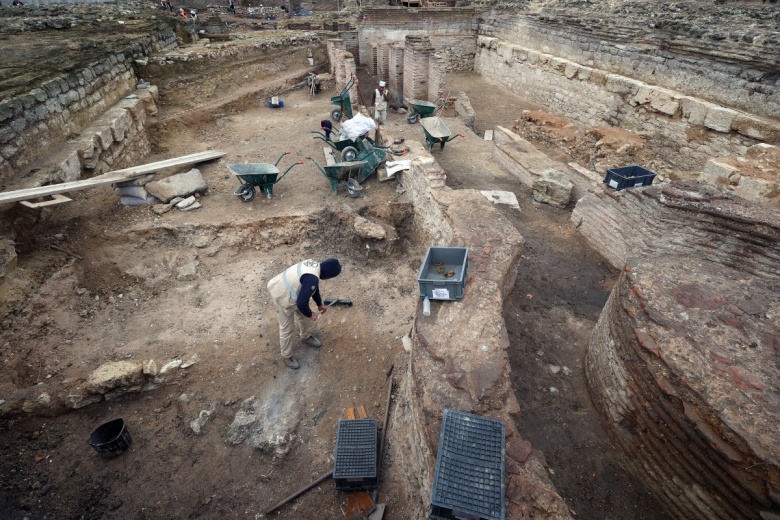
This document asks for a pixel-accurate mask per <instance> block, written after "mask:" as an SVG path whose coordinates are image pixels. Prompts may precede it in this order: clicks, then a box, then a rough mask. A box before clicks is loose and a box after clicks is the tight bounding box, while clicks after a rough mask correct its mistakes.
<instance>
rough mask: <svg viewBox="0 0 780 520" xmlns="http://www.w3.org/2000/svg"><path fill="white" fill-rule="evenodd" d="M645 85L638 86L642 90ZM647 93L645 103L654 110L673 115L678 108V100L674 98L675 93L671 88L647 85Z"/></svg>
mask: <svg viewBox="0 0 780 520" xmlns="http://www.w3.org/2000/svg"><path fill="white" fill-rule="evenodd" d="M647 87H648V86H647V85H645V86H644V87H642V88H640V91H644V90H645V89H646V88H647ZM648 94H649V95H648V98H647V101H646V103H647V104H649V105H650V108H652V109H653V110H654V111H656V112H660V113H662V114H666V115H668V116H673V115H675V114H676V113H677V111H678V110H679V109H680V102H679V101H678V100H677V99H675V93H674V92H672V91H671V90H668V89H665V88H659V87H649V92H648ZM637 95H638V93H637Z"/></svg>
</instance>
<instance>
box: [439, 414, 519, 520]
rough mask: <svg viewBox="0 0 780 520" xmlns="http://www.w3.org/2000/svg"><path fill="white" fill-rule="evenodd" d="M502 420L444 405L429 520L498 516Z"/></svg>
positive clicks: (501, 514) (493, 519) (498, 519)
mask: <svg viewBox="0 0 780 520" xmlns="http://www.w3.org/2000/svg"><path fill="white" fill-rule="evenodd" d="M504 453H505V441H504V423H503V422H501V421H498V420H496V419H489V418H487V417H482V416H480V415H474V414H470V413H466V412H459V411H456V410H444V417H443V418H442V421H441V433H440V434H439V451H438V453H437V455H436V472H435V474H434V477H433V490H432V492H431V508H430V512H429V515H428V517H429V518H430V519H432V520H454V519H468V520H504V519H505V517H506V507H505V505H504V495H505V489H504V488H505V486H504Z"/></svg>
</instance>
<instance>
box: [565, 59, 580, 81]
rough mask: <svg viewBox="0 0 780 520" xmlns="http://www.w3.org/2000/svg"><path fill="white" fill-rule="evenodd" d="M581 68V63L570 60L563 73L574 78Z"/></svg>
mask: <svg viewBox="0 0 780 520" xmlns="http://www.w3.org/2000/svg"><path fill="white" fill-rule="evenodd" d="M579 69H580V66H579V65H577V64H576V63H573V62H571V61H570V62H568V63H567V64H566V68H565V69H564V70H563V75H564V76H566V78H567V79H573V78H574V77H575V76H576V75H577V73H578V72H579Z"/></svg>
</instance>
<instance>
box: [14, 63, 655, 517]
mask: <svg viewBox="0 0 780 520" xmlns="http://www.w3.org/2000/svg"><path fill="white" fill-rule="evenodd" d="M364 83H367V82H364ZM449 85H450V86H451V87H452V89H453V91H457V90H463V91H465V92H467V93H468V94H469V96H470V98H471V101H472V104H473V105H474V108H475V109H476V111H477V117H478V123H477V126H478V134H479V135H481V133H482V132H483V130H484V129H487V128H493V126H494V125H496V124H501V125H503V126H511V122H512V121H514V120H515V119H517V118H519V112H520V111H521V110H522V109H524V108H535V107H529V106H528V105H527V104H526V103H524V102H523V100H521V99H520V98H517V97H515V96H511V95H507V94H505V93H503V92H502V91H500V90H499V89H496V88H494V87H491V86H490V85H489V84H487V83H486V82H485V81H484V80H482V79H480V78H478V77H477V76H473V75H457V76H453V77H452V78H451V79H450V80H449ZM364 86H365V87H366V88H370V85H368V84H365V85H364ZM330 95H332V93H331V92H323V93H321V94H319V95H318V96H316V97H314V98H311V97H309V95H308V93H307V92H305V91H295V92H291V93H288V94H286V95H284V96H283V98H284V101H285V105H286V106H285V108H284V109H279V110H272V109H269V108H267V107H266V106H265V105H264V103H263V102H262V100H257V104H256V105H254V106H249V107H247V110H245V111H243V112H233V113H230V114H226V115H224V116H223V117H217V118H214V119H211V118H206V117H204V118H202V119H200V120H198V118H197V117H193V116H191V117H189V118H188V119H187V120H186V122H185V124H176V123H168V124H166V125H164V126H161V127H160V128H159V129H158V132H157V134H155V135H154V140H155V150H156V151H157V152H159V153H158V154H157V155H155V156H151V157H149V158H148V159H149V161H153V160H158V159H162V158H167V157H173V156H177V155H184V154H188V153H192V152H196V151H201V150H206V149H214V150H222V151H224V152H226V154H227V155H226V157H225V158H223V159H221V160H219V161H216V162H214V163H211V164H207V165H204V166H202V167H201V168H200V169H201V171H202V173H203V175H204V177H205V179H206V181H207V182H208V185H209V191H208V194H207V195H205V196H203V197H201V198H200V202H201V204H202V205H203V207H202V208H201V209H199V210H197V211H194V212H179V211H173V212H170V213H167V214H165V215H162V216H157V215H156V214H154V213H153V212H152V211H151V210H150V209H149V208H148V207H122V206H119V205H118V200H117V197H116V196H115V195H114V194H113V192H112V191H111V190H110V189H109V188H104V189H103V188H101V189H94V190H92V191H84V192H78V193H75V194H73V195H74V201H73V202H70V203H68V204H65V205H61V206H57V207H54V208H51V209H47V210H44V211H42V212H40V213H34V212H31V211H22V210H14V212H13V213H11V214H10V215H9V216H10V217H11V218H12V219H13V221H14V225H15V229H16V230H17V233H18V242H19V244H18V253H19V266H18V269H17V272H16V273H15V278H14V281H13V282H12V284H11V287H10V297H9V299H8V300H7V301H5V302H3V308H2V320H3V322H2V323H3V327H2V332H0V346H1V347H2V361H3V365H4V370H3V373H4V377H6V376H7V375H8V376H11V377H13V378H14V380H13V383H14V384H16V385H17V386H21V387H26V386H30V385H34V384H36V383H39V382H46V383H47V384H52V383H57V384H61V385H63V386H67V385H68V384H73V382H74V381H76V380H78V379H80V378H83V377H85V376H86V375H87V374H88V373H89V372H91V371H92V370H93V369H94V368H96V367H97V366H99V365H100V364H102V363H104V362H106V361H111V360H121V359H131V360H134V361H138V362H141V361H145V360H148V359H155V360H157V362H158V364H162V363H165V362H167V361H169V360H172V359H181V360H183V361H188V360H194V361H195V363H194V364H193V365H192V366H191V367H189V368H187V369H183V370H181V375H180V376H179V380H178V381H177V382H176V383H175V384H172V385H167V386H160V387H158V388H156V389H151V390H149V391H146V392H143V393H141V394H128V395H125V396H121V397H118V398H116V399H114V400H111V401H108V402H105V403H100V404H97V405H92V406H88V407H85V408H83V409H80V410H78V411H74V412H71V413H68V414H65V415H61V416H58V417H50V418H41V417H33V418H21V419H17V420H11V421H2V422H0V446H1V447H2V454H0V472H2V474H4V475H6V476H7V477H6V478H5V479H3V482H2V484H0V486H2V487H0V489H1V490H2V491H0V516H1V517H2V518H8V519H20V520H21V519H23V518H29V519H38V518H51V519H54V518H58V519H59V518H94V519H97V518H117V519H118V518H123V519H124V518H148V519H152V518H154V519H158V518H218V517H219V518H263V514H262V513H263V511H265V509H266V508H267V507H269V505H271V504H274V503H275V502H277V501H278V500H280V499H281V498H283V497H285V496H287V495H288V494H290V493H291V492H293V491H295V490H297V489H298V488H300V487H301V486H302V485H304V484H306V483H308V482H310V481H313V480H315V479H316V478H317V477H319V476H320V475H322V474H324V473H326V472H327V471H329V470H330V469H331V468H332V454H333V446H334V440H335V431H336V425H337V422H338V419H339V418H342V417H344V413H345V409H346V408H348V407H351V406H357V405H361V404H362V405H365V406H366V409H367V411H368V414H369V416H370V417H374V418H377V419H380V420H381V416H382V413H383V408H384V396H385V394H386V371H387V369H388V368H389V367H390V366H391V365H394V366H395V367H397V368H400V367H403V366H405V363H406V354H405V352H404V350H403V347H402V345H401V341H400V338H401V337H402V336H403V335H405V334H406V333H408V331H409V328H410V327H411V322H412V318H413V315H414V312H415V305H417V304H418V302H417V299H416V298H415V295H416V293H417V282H416V277H417V270H418V268H419V262H420V261H421V259H422V257H423V256H424V252H425V248H426V247H427V244H424V243H422V241H421V240H419V239H418V237H417V234H416V232H415V230H414V229H412V228H411V226H410V214H411V213H410V212H411V211H412V208H411V207H410V205H409V203H408V201H407V200H406V198H405V197H404V195H402V194H398V193H397V192H396V183H395V182H388V183H379V182H378V181H377V179H376V178H371V179H369V180H368V181H367V182H366V183H365V184H364V190H363V191H362V194H361V196H360V197H359V198H358V199H351V198H348V197H347V196H346V194H345V191H344V189H343V187H342V188H341V190H340V192H339V194H338V195H332V194H331V193H330V190H329V185H328V183H327V181H326V179H325V178H324V176H323V175H322V174H321V173H320V172H318V171H317V169H316V168H315V167H314V166H313V165H312V164H311V163H310V162H309V161H306V159H305V158H306V157H307V156H310V155H311V156H313V157H314V158H315V159H316V160H318V161H319V158H321V157H322V146H320V144H321V143H320V142H319V141H314V140H312V139H311V138H310V135H309V133H308V132H309V131H311V130H316V129H317V128H318V127H319V120H320V119H323V118H325V117H326V115H327V114H328V112H329V110H330V108H329V97H330ZM164 101H165V100H164V98H163V103H162V104H161V106H160V118H165V117H166V116H168V115H170V114H167V113H166V105H165V103H164ZM388 119H389V121H388V125H387V133H388V134H389V135H391V136H393V137H404V138H406V139H417V140H422V138H423V135H422V130H421V128H420V126H419V125H414V126H412V125H408V124H407V123H406V121H405V116H403V115H400V114H394V113H390V114H389V116H388ZM446 121H447V124H448V125H451V128H452V129H453V130H454V131H463V132H464V133H465V135H466V137H465V138H464V139H463V140H460V139H457V140H455V141H453V142H452V143H450V144H448V145H447V147H446V149H445V150H443V151H438V150H434V156H435V157H436V158H437V159H438V160H440V163H441V164H442V166H443V167H444V169H445V171H447V175H448V181H447V182H448V184H449V185H450V186H452V187H453V188H455V189H459V188H477V189H503V190H509V191H513V192H515V193H516V194H517V196H518V199H519V201H520V205H521V209H520V211H518V210H515V209H511V208H508V207H507V208H506V210H505V211H506V215H507V217H508V218H510V219H511V221H512V222H514V223H515V225H516V226H517V227H518V229H519V230H520V232H521V233H522V234H523V236H524V237H525V239H526V250H525V254H524V259H523V262H522V263H521V265H520V268H519V269H520V270H519V273H518V278H517V284H516V286H515V290H514V292H513V295H512V298H511V299H510V300H509V301H508V302H507V303H506V307H505V318H506V320H507V326H508V329H509V331H510V339H511V341H512V351H511V354H510V360H511V364H512V377H513V382H514V384H515V388H516V392H517V396H518V399H519V401H520V404H521V406H522V408H523V411H522V414H521V416H520V417H519V419H518V428H519V429H520V431H521V432H522V434H523V435H524V436H526V437H527V438H528V439H529V440H530V441H531V442H532V443H533V444H534V446H535V447H536V448H538V449H540V450H542V451H543V452H544V453H545V455H546V457H547V462H548V464H549V466H550V478H551V479H552V481H553V482H554V483H555V484H556V486H558V489H559V492H560V493H561V495H562V496H563V497H564V499H565V500H566V502H567V504H569V506H570V508H571V510H572V513H573V514H574V515H576V516H575V517H577V518H599V519H604V518H614V519H629V518H631V519H635V518H636V519H646V520H656V519H658V520H660V519H665V518H668V517H667V516H665V515H664V514H663V513H662V512H661V507H660V506H659V504H658V503H657V502H655V501H654V500H653V499H652V498H651V497H650V496H649V494H648V493H647V491H646V490H645V489H644V488H643V487H642V486H641V485H640V484H639V483H637V482H636V481H634V480H632V479H631V478H630V477H629V476H628V475H626V474H625V472H624V471H623V470H622V468H621V466H620V464H619V461H618V459H617V458H616V456H615V455H614V454H613V452H612V451H611V449H610V444H609V442H608V440H607V439H606V435H605V433H604V431H603V430H602V429H601V427H600V425H599V423H598V419H597V417H596V415H595V413H594V410H593V408H592V406H591V404H590V401H589V399H588V395H587V388H586V385H585V379H584V371H583V357H584V352H585V347H586V344H587V337H588V334H589V331H590V329H591V327H592V326H593V324H594V323H595V321H596V319H597V317H598V314H599V312H600V309H601V306H602V305H603V303H604V302H605V301H606V298H607V295H608V292H609V290H610V288H611V286H612V284H613V283H614V281H615V279H616V277H617V273H616V272H614V271H613V270H611V269H610V268H609V267H608V266H607V264H606V263H605V262H603V261H602V260H601V259H600V258H598V257H597V256H596V255H594V254H593V253H592V252H590V251H589V250H588V248H587V246H586V245H585V244H584V242H583V241H582V240H581V239H580V238H579V237H578V236H577V235H576V234H575V233H573V231H572V230H571V227H570V225H569V221H568V218H569V211H566V210H554V209H552V208H549V207H546V206H540V205H536V204H534V203H532V201H531V198H530V192H529V191H528V190H527V189H525V188H524V187H523V186H521V185H519V183H518V182H517V181H516V180H515V179H514V178H512V177H511V176H510V175H509V174H507V173H505V172H503V171H501V170H500V169H499V168H498V167H497V166H496V165H495V164H493V162H492V161H491V158H490V153H489V147H490V143H488V142H485V141H483V140H481V139H479V137H478V136H477V135H474V134H473V133H469V132H468V131H467V130H466V129H465V127H462V124H461V123H460V122H459V121H458V120H456V119H454V118H453V119H450V118H447V119H446ZM285 150H289V151H291V155H290V158H287V159H283V162H282V166H285V165H287V164H290V163H291V162H292V161H295V160H304V161H305V163H304V164H303V165H300V166H296V167H295V168H294V169H293V170H291V172H290V173H289V174H288V176H287V177H285V178H284V179H283V180H282V181H281V182H279V183H278V184H277V185H276V186H275V188H274V197H273V198H272V199H270V200H267V199H264V198H262V197H257V198H256V199H255V200H254V201H252V202H249V203H244V202H242V201H240V200H239V199H238V198H237V197H236V196H235V195H234V194H233V191H234V190H235V189H236V187H237V186H238V182H237V181H236V179H235V178H233V176H232V175H231V174H230V173H229V172H228V170H227V168H226V166H225V165H226V164H228V163H232V162H273V161H274V160H275V159H276V157H278V155H279V154H281V153H282V152H283V151H285ZM355 214H359V215H362V216H366V217H368V218H370V219H372V220H375V221H380V222H383V223H385V224H387V225H391V226H394V227H395V228H396V230H397V231H398V236H400V237H403V238H402V239H400V240H397V241H394V242H392V243H387V244H385V243H378V242H377V241H369V240H361V239H359V238H356V237H355V236H354V233H352V230H351V228H350V227H349V226H348V225H346V224H345V222H350V218H351V217H352V216H353V215H355ZM51 244H55V245H59V246H60V247H63V248H65V249H68V250H70V251H73V252H76V253H77V254H79V255H80V256H82V257H83V260H79V259H75V258H73V257H68V256H67V255H64V254H62V253H60V252H57V251H53V250H51V249H49V246H50V245H51ZM310 257H311V258H326V257H337V258H339V259H341V261H342V263H343V264H344V271H343V273H342V275H341V276H339V277H338V278H336V279H334V280H328V281H325V282H323V286H322V289H323V293H324V294H323V295H324V296H325V297H339V298H351V299H352V300H353V301H354V306H353V307H350V308H338V307H333V308H331V310H329V311H328V313H327V314H326V315H325V316H324V317H323V319H322V320H321V321H320V322H319V325H318V327H319V331H320V332H319V335H320V337H321V338H322V340H323V343H324V346H323V347H322V348H321V349H319V350H314V349H311V348H308V347H305V346H301V345H297V346H296V352H295V354H296V356H298V357H299V359H300V360H301V364H302V367H301V369H300V370H298V371H291V370H289V369H287V368H285V367H284V365H283V364H282V363H281V360H280V356H279V352H278V328H277V324H276V317H275V315H274V313H273V310H272V308H271V306H270V304H269V301H268V297H267V295H266V290H265V284H266V282H267V281H268V279H269V278H270V277H272V276H274V275H276V274H277V273H278V272H280V271H281V270H282V269H283V268H285V267H286V266H288V265H290V264H292V263H295V262H297V261H299V260H301V259H304V258H310ZM193 272H194V273H195V274H192V273H193ZM396 372H397V373H398V374H399V376H402V375H403V371H402V370H397V371H396ZM553 388H554V389H555V390H553ZM253 396H254V397H256V398H257V399H258V400H259V401H260V402H262V403H265V405H264V407H263V408H262V410H261V411H260V414H261V415H263V416H264V417H265V418H266V419H267V421H268V422H267V423H266V427H265V429H264V430H263V431H261V432H258V435H256V436H254V437H249V438H243V439H239V442H237V443H232V442H229V428H230V425H231V423H233V421H234V419H235V418H236V414H237V413H238V412H239V411H240V410H241V409H242V403H244V402H245V401H246V400H248V399H250V398H252V397H253ZM202 410H213V414H212V415H211V417H210V419H209V421H208V422H207V423H206V424H205V426H204V427H203V429H202V432H201V434H200V435H197V434H195V433H194V431H193V429H192V428H191V427H190V423H191V422H192V421H193V420H194V419H196V418H197V417H198V415H199V413H200V412H201V411H202ZM116 417H123V418H124V419H125V421H126V422H127V424H128V429H129V430H130V432H131V434H132V436H133V444H132V446H131V449H130V450H128V452H127V453H125V454H123V455H122V456H120V457H117V458H114V459H108V460H107V459H102V458H100V457H99V456H98V455H97V454H96V453H95V452H94V451H93V450H92V449H91V448H90V447H89V446H88V445H87V442H86V441H87V438H88V437H89V434H90V432H91V431H92V430H93V429H94V428H95V427H97V426H98V425H100V424H102V423H104V422H106V421H108V420H111V419H114V418H116ZM392 428H393V426H392V418H391V425H390V437H389V443H390V444H392V442H393V436H394V435H395V436H401V435H403V432H394V431H393V430H392ZM280 439H281V441H280ZM255 446H258V447H255ZM388 453H389V454H391V453H392V450H388ZM404 483H405V478H404V468H402V467H398V466H397V465H396V464H394V460H393V458H392V455H389V456H388V457H387V458H386V459H385V465H384V467H383V473H382V480H381V485H380V501H382V502H386V503H387V504H388V506H387V511H386V514H385V518H386V519H388V520H401V519H408V518H412V514H411V511H412V509H411V508H410V505H409V504H408V503H407V499H406V495H405V490H404ZM345 508H346V498H345V495H344V494H343V493H340V492H337V491H335V490H334V488H333V485H332V483H330V482H326V483H324V484H322V485H320V486H318V487H317V488H315V489H314V490H312V491H310V492H309V493H308V494H306V495H305V496H303V497H302V498H300V499H298V500H296V501H294V502H293V503H292V504H290V505H288V506H286V507H284V508H282V509H281V510H280V511H279V512H278V513H274V514H273V515H271V516H273V517H274V518H280V519H292V518H296V519H299V518H343V517H344V515H345Z"/></svg>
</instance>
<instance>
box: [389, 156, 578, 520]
mask: <svg viewBox="0 0 780 520" xmlns="http://www.w3.org/2000/svg"><path fill="white" fill-rule="evenodd" d="M411 148H412V152H413V153H414V154H415V155H416V156H417V157H418V158H416V159H414V160H413V161H412V168H411V170H410V171H408V172H403V173H402V174H401V179H400V182H401V184H402V185H403V187H404V189H405V190H406V193H407V194H408V196H409V198H410V199H411V201H412V203H413V205H414V208H415V214H414V218H415V229H418V230H425V233H426V234H427V236H428V242H427V243H429V244H431V245H436V246H448V247H466V248H468V249H469V257H468V264H469V267H468V275H467V277H466V280H465V289H464V299H463V300H462V301H458V302H449V301H442V302H440V301H432V302H431V315H430V316H423V314H422V304H421V303H418V305H417V314H416V317H415V320H414V324H413V327H412V330H411V340H412V342H411V343H412V346H411V357H410V362H409V365H408V366H407V374H408V377H407V378H405V381H404V384H403V387H402V388H401V389H400V392H399V398H398V400H397V402H396V406H395V410H396V413H394V418H393V420H394V421H400V422H401V423H402V426H403V428H402V429H403V430H405V431H407V432H409V436H408V437H407V438H405V439H402V440H401V442H400V444H398V443H396V444H394V445H393V456H394V457H399V458H400V460H402V461H403V465H404V467H408V468H412V469H413V470H411V471H409V472H408V475H409V479H410V480H409V486H408V488H409V492H410V499H411V500H412V501H416V502H418V503H419V505H420V511H419V516H418V517H423V516H425V515H427V511H428V506H429V504H430V496H431V485H432V483H433V469H434V467H435V460H436V453H437V449H438V439H439V429H440V426H441V418H442V413H443V410H444V409H445V408H451V409H456V410H462V411H467V412H472V413H477V414H481V415H485V416H488V417H493V418H496V419H500V420H502V421H503V422H504V423H505V425H506V431H507V434H506V486H507V487H506V510H507V518H508V519H519V518H528V517H529V516H534V517H535V518H549V519H553V518H570V515H569V510H568V508H567V507H566V504H565V503H564V502H563V500H562V499H561V498H560V496H559V495H558V494H557V492H556V491H555V488H554V487H553V485H552V484H551V483H550V481H549V479H548V477H547V469H546V464H545V462H544V457H543V455H542V454H541V453H540V452H538V451H537V450H535V449H533V447H532V446H531V445H530V443H528V442H527V441H525V440H524V439H523V438H522V437H521V436H520V434H519V432H518V431H517V429H516V428H515V426H514V420H515V417H516V416H517V415H518V414H519V413H520V406H519V404H518V402H517V400H516V398H515V396H514V393H513V392H512V389H511V384H510V381H509V371H510V368H509V365H508V358H507V353H506V350H507V348H508V347H509V339H508V335H507V332H506V327H505V326H504V322H503V320H502V319H501V318H498V317H499V316H501V315H502V305H503V300H504V298H506V297H507V296H508V294H509V293H510V292H511V290H512V287H513V285H514V280H515V276H516V272H517V265H518V262H519V260H520V255H521V253H522V251H523V245H524V241H523V237H522V236H521V235H520V234H519V233H518V232H517V230H516V229H515V228H514V227H513V226H512V225H511V224H510V223H509V222H508V221H506V219H505V218H504V217H503V216H502V215H501V213H500V212H499V211H498V210H496V209H495V207H494V206H493V205H492V204H486V203H485V199H484V196H483V195H481V194H480V193H479V192H478V191H476V190H452V189H450V188H448V187H446V186H445V179H446V175H445V172H444V171H443V170H442V169H441V167H440V166H439V165H438V164H437V163H436V162H435V160H434V159H433V157H431V156H430V154H428V153H427V151H425V149H424V148H423V147H422V145H420V144H419V143H412V144H411ZM529 489H533V490H534V492H533V493H529V492H528V490H529ZM416 490H419V492H417V491H416ZM418 493H419V494H418Z"/></svg>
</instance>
